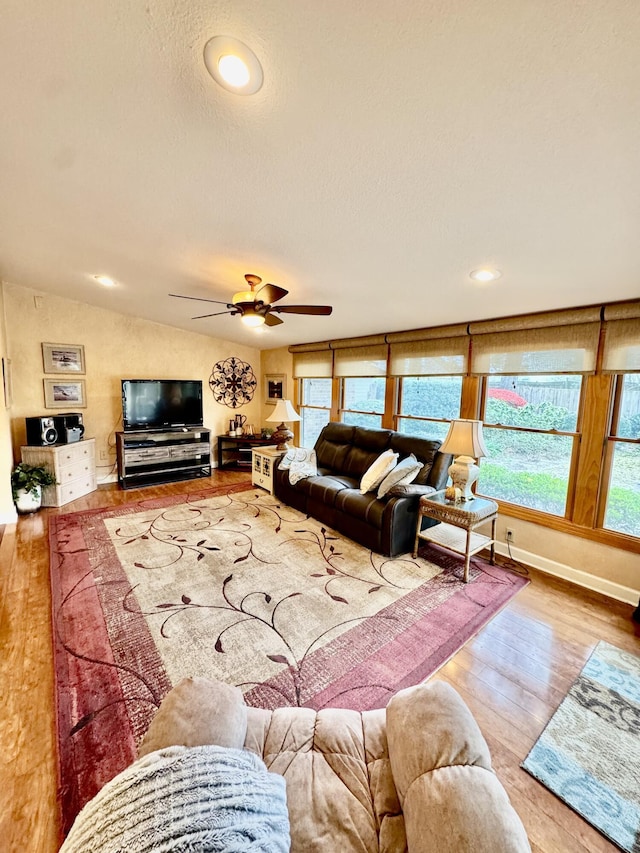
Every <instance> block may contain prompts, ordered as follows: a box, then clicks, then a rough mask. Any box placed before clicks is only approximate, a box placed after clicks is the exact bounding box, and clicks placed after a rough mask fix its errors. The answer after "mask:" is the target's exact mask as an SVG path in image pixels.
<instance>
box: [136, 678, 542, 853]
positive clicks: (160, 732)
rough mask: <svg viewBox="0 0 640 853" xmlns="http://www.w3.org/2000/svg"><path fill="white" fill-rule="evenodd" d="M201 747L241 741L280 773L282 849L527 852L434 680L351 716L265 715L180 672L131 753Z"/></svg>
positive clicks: (469, 731)
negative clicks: (285, 823) (287, 839)
mask: <svg viewBox="0 0 640 853" xmlns="http://www.w3.org/2000/svg"><path fill="white" fill-rule="evenodd" d="M205 744H217V745H219V746H227V747H235V748H243V747H244V749H246V750H250V751H251V752H253V753H256V754H257V755H258V756H259V757H261V758H262V759H263V760H264V762H265V764H266V766H267V768H268V769H269V770H270V771H272V772H274V773H277V774H280V775H281V776H283V777H284V778H285V780H286V796H287V807H288V810H289V822H290V828H291V850H292V853H356V851H357V853H365V851H380V853H403V851H409V853H426V851H436V853H449V851H451V853H464V851H469V853H471V851H473V853H501V851H505V853H506V851H509V853H511V851H513V853H520V851H530V847H529V842H528V840H527V836H526V833H525V831H524V827H523V825H522V823H521V821H520V819H519V817H518V815H517V814H516V812H515V811H514V809H513V808H512V806H511V804H510V802H509V799H508V797H507V794H506V792H505V790H504V788H503V787H502V785H501V784H500V782H499V781H498V779H497V777H496V776H495V774H494V772H493V771H492V769H491V759H490V756H489V750H488V747H487V744H486V742H485V740H484V738H483V737H482V734H481V732H480V729H479V728H478V726H477V724H476V722H475V720H474V718H473V717H472V715H471V713H470V711H469V709H468V708H467V706H466V705H465V704H464V702H463V701H462V699H461V698H460V696H459V695H458V694H457V693H456V692H455V690H453V689H452V688H451V687H449V686H448V685H447V684H445V683H443V682H438V681H436V682H433V683H430V684H424V685H418V686H416V687H410V688H407V689H406V690H402V691H401V692H399V693H398V694H397V695H395V696H394V697H393V698H392V699H391V701H390V702H389V705H388V706H387V708H386V709H381V710H375V711H365V712H362V713H360V712H357V711H350V710H341V709H326V710H322V711H318V712H316V711H313V710H311V709H309V708H278V709H277V710H275V711H265V710H262V709H257V708H250V707H247V706H246V705H245V704H244V701H243V698H242V694H241V692H240V690H238V689H237V688H235V687H231V686H229V685H226V684H223V683H221V682H213V681H209V680H207V679H204V678H189V679H184V680H183V681H181V682H180V684H178V685H177V686H176V687H175V688H173V690H171V691H170V693H169V694H168V695H167V696H166V698H165V700H164V701H163V703H162V705H161V707H160V709H159V711H158V713H157V715H156V717H155V718H154V720H153V721H152V723H151V726H150V728H149V730H148V732H147V734H146V736H145V738H144V740H143V743H142V745H141V748H140V756H141V757H142V756H144V755H148V754H149V753H151V752H154V751H155V750H158V749H162V748H165V747H168V746H172V745H184V746H202V745H205Z"/></svg>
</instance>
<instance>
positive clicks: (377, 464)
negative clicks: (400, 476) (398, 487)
mask: <svg viewBox="0 0 640 853" xmlns="http://www.w3.org/2000/svg"><path fill="white" fill-rule="evenodd" d="M397 462H398V454H397V453H394V452H393V450H385V451H384V453H381V454H380V456H378V458H377V459H376V460H375V461H374V462H372V464H371V465H370V466H369V467H368V468H367V470H366V471H365V472H364V474H363V475H362V480H361V481H360V491H361V492H362V494H363V495H366V493H367V492H372V491H373V490H374V489H377V488H378V486H379V485H380V483H381V482H382V481H383V480H384V478H385V477H386V476H387V474H388V473H389V471H391V470H392V469H393V468H395V467H396V464H397Z"/></svg>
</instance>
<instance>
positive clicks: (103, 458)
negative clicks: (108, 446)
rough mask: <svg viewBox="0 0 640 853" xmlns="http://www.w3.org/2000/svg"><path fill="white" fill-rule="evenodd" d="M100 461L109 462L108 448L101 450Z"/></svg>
mask: <svg viewBox="0 0 640 853" xmlns="http://www.w3.org/2000/svg"><path fill="white" fill-rule="evenodd" d="M100 461H101V462H108V461H109V451H108V450H101V451H100Z"/></svg>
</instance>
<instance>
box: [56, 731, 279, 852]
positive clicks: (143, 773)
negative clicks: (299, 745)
mask: <svg viewBox="0 0 640 853" xmlns="http://www.w3.org/2000/svg"><path fill="white" fill-rule="evenodd" d="M289 844H290V839H289V816H288V813H287V798H286V789H285V781H284V779H283V778H282V777H281V776H277V775H276V774H274V773H269V772H268V771H267V768H266V767H265V765H264V762H263V761H262V760H261V759H260V758H258V756H256V755H254V754H253V753H251V752H245V751H244V750H239V749H227V748H224V747H220V746H199V747H193V748H187V747H184V746H173V747H169V748H168V749H162V750H158V751H157V752H153V753H151V754H150V755H147V756H146V757H145V758H142V759H140V760H139V761H136V762H135V763H134V764H132V765H131V766H130V767H128V768H127V769H126V770H124V771H123V772H122V773H120V774H118V776H116V777H115V779H112V780H111V782H108V783H107V784H106V785H105V787H104V788H103V789H102V790H101V791H100V792H99V793H98V794H97V795H96V796H95V797H94V798H93V799H92V800H91V801H90V802H89V803H87V805H86V806H85V807H84V808H83V809H82V811H81V812H80V814H79V815H78V816H77V818H76V820H75V823H74V824H73V826H72V828H71V831H70V833H69V835H68V836H67V839H66V841H65V842H64V844H63V845H62V847H61V849H60V853H124V851H126V853H146V851H154V853H158V851H166V850H172V851H212V853H213V851H215V853H222V851H224V853H236V851H238V853H239V851H243V853H244V851H255V853H263V851H264V853H267V851H268V853H287V851H288V850H289Z"/></svg>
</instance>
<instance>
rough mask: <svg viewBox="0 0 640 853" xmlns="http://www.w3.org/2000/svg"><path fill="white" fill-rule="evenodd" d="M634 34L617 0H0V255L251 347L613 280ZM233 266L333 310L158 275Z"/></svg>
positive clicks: (613, 290)
mask: <svg viewBox="0 0 640 853" xmlns="http://www.w3.org/2000/svg"><path fill="white" fill-rule="evenodd" d="M215 35H231V36H235V37H236V38H238V39H240V40H242V41H243V42H245V43H246V44H247V45H249V46H250V47H251V48H252V49H253V51H254V52H255V54H256V55H257V57H258V59H259V60H260V62H261V64H262V67H263V69H264V84H263V86H262V88H261V89H260V90H259V91H258V92H257V93H256V94H254V95H251V96H244V95H238V94H233V93H230V92H228V91H226V90H225V89H223V88H222V87H220V86H219V85H218V84H217V83H216V82H214V80H213V79H212V78H211V77H210V76H209V74H208V72H207V70H206V68H205V65H204V62H203V49H204V46H205V44H206V42H207V41H208V40H209V39H210V38H211V37H212V36H215ZM638 45H640V4H638V2H637V0H584V2H571V3H569V2H557V0H516V1H515V2H514V0H475V2H469V0H403V2H399V3H390V2H389V0H348V1H347V2H345V0H341V2H337V0H322V2H312V0H269V2H255V0H252V1H251V0H233V2H231V0H228V2H218V0H188V2H187V0H184V2H179V0H171V1H170V0H146V2H142V1H141V0H90V2H84V3H82V2H79V0H69V2H44V0H5V2H4V3H3V8H2V21H1V25H0V110H1V115H2V132H1V133H0V278H2V279H3V280H5V281H9V282H12V283H15V284H20V285H25V286H29V287H34V288H36V289H39V290H44V291H50V292H52V293H57V294H61V295H65V296H67V297H69V298H72V299H76V300H79V301H82V302H88V303H91V304H94V305H99V306H103V307H107V308H112V309H113V310H116V311H120V312H123V313H126V314H135V315H138V316H141V317H145V318H148V319H150V320H154V321H158V322H161V323H167V324H171V325H174V326H178V327H182V328H185V329H189V330H193V331H198V332H202V333H204V334H208V335H212V336H215V337H220V338H226V339H230V340H234V341H238V342H242V343H247V344H252V345H254V346H257V347H259V348H272V347H277V346H282V345H285V344H290V343H294V342H305V341H312V340H323V339H327V338H331V337H348V336H353V335H361V334H369V333H376V332H382V331H393V330H399V329H409V328H415V327H420V326H427V325H436V324H442V323H449V322H459V321H463V320H472V319H482V318H487V317H497V316H504V315H508V314H514V313H522V312H529V311H536V310H547V309H553V308H560V307H566V306H572V305H585V304H591V303H596V302H599V301H614V300H618V299H626V298H632V297H637V296H639V295H640V239H639V236H638V235H639V234H640V97H639V96H638V93H639V92H640V49H639V47H638ZM487 265H488V266H492V267H495V268H497V269H499V270H500V271H501V272H502V276H501V278H500V279H498V280H497V281H496V282H494V283H492V284H484V285H482V284H478V283H475V282H473V281H472V280H471V279H470V278H469V272H470V271H471V270H473V269H476V268H478V267H482V266H487ZM245 272H251V273H257V274H259V275H261V276H262V277H263V279H264V280H265V281H269V282H274V283H276V284H278V285H281V286H282V287H284V288H286V289H288V290H289V291H290V296H289V297H287V298H286V300H283V302H294V303H329V304H331V305H333V306H334V312H333V314H332V316H331V317H298V316H292V315H286V316H285V317H284V319H285V322H284V323H283V324H282V325H280V326H277V327H274V328H264V327H262V328H260V329H258V330H252V329H247V328H246V327H245V326H244V325H243V324H242V323H241V322H240V320H239V318H238V317H230V316H228V315H225V316H220V317H213V318H209V319H203V320H192V319H191V317H193V316H194V315H195V314H202V313H206V310H202V308H204V309H206V307H207V306H206V305H205V303H202V304H200V303H192V302H189V301H188V300H178V299H172V298H171V297H170V296H169V295H168V294H169V293H170V292H173V293H184V294H189V295H192V296H204V297H209V298H212V299H219V300H222V301H226V300H228V299H229V298H230V297H231V295H232V293H234V292H235V291H236V290H240V289H242V285H243V284H244V280H243V274H244V273H245ZM99 273H104V274H107V275H109V276H111V277H112V278H113V279H115V281H116V285H115V286H114V287H112V288H108V289H107V288H104V287H102V286H101V285H99V284H98V283H97V282H96V281H95V279H94V278H93V275H95V274H99ZM283 316H284V315H283Z"/></svg>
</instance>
